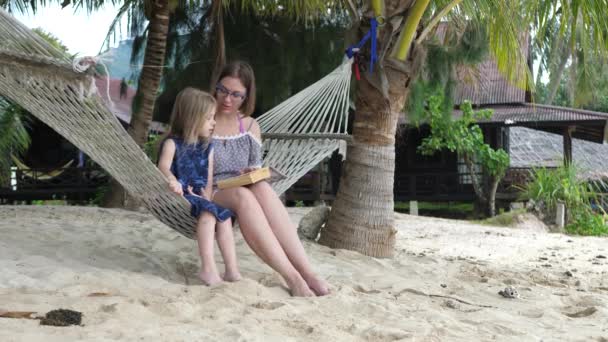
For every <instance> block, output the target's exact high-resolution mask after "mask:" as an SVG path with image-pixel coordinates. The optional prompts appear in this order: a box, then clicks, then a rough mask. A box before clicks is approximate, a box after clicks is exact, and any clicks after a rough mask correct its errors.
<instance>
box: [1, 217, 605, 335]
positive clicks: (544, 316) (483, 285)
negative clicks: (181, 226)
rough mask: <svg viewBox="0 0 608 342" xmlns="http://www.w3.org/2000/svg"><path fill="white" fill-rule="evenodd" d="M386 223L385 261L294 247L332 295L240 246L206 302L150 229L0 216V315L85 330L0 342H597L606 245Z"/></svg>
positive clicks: (7, 331)
mask: <svg viewBox="0 0 608 342" xmlns="http://www.w3.org/2000/svg"><path fill="white" fill-rule="evenodd" d="M289 210H290V214H291V215H292V218H293V219H294V221H295V222H298V221H299V219H300V218H301V217H302V215H304V214H305V213H306V212H307V210H310V209H307V208H290V209H289ZM395 215H396V218H397V228H398V234H397V250H396V254H395V257H394V258H393V259H375V258H370V257H366V256H363V255H361V254H358V253H355V252H351V251H345V250H332V249H329V248H327V247H324V246H320V245H318V244H316V243H313V242H305V248H306V250H307V252H308V253H309V256H310V258H311V261H312V263H313V265H314V266H315V268H316V269H317V270H318V272H319V273H320V275H321V276H323V277H325V278H326V279H328V281H329V282H330V283H331V285H332V291H333V292H332V294H331V295H329V296H326V297H317V298H292V297H290V296H289V294H288V292H287V291H286V290H285V288H284V286H283V283H282V282H281V280H280V278H279V277H278V276H277V275H276V274H275V273H274V272H273V271H272V270H271V269H270V268H269V267H268V266H266V265H264V264H263V263H262V262H261V261H260V260H259V259H258V258H257V257H256V256H255V255H253V253H252V252H251V251H250V249H249V248H248V246H247V245H246V243H245V242H244V241H243V239H242V237H241V235H240V233H237V234H236V237H237V253H238V258H239V265H240V268H241V272H242V274H243V276H244V279H243V280H242V281H240V282H238V283H224V284H221V285H219V286H216V287H212V288H209V287H205V286H202V285H201V284H200V281H199V280H198V278H197V277H196V272H197V270H198V258H197V254H196V246H195V242H194V241H192V240H188V239H186V238H183V237H182V236H181V235H178V234H177V233H175V232H174V231H172V230H170V229H169V228H167V227H166V226H164V225H163V224H161V223H160V222H159V221H157V220H156V219H155V218H154V217H152V216H150V215H147V214H142V213H134V212H128V211H123V210H114V209H112V210H110V209H100V208H93V207H67V206H56V207H50V206H1V207H0V269H1V270H2V271H1V272H0V312H3V311H33V312H36V313H39V314H40V315H44V313H46V312H48V311H50V310H53V309H59V308H63V309H71V310H76V311H80V312H82V313H83V320H82V326H69V327H53V326H44V325H40V322H39V321H38V320H31V319H14V318H0V341H4V342H9V341H115V340H124V341H136V340H137V341H608V259H607V257H608V239H606V238H594V237H572V236H566V235H562V234H554V233H548V232H546V231H544V230H543V229H539V228H535V227H534V225H533V224H529V225H526V224H523V225H520V227H518V228H504V227H488V226H481V225H477V224H471V223H468V222H464V221H453V220H443V219H435V218H425V217H413V216H409V215H402V214H395ZM218 260H219V261H221V258H219V253H218ZM219 266H221V265H219ZM507 286H511V287H513V288H515V289H516V290H517V292H518V294H519V298H514V299H510V298H504V297H503V296H501V295H499V294H498V292H499V291H501V290H503V289H504V288H505V287H507Z"/></svg>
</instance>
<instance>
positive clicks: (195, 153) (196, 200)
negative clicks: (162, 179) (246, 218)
mask: <svg viewBox="0 0 608 342" xmlns="http://www.w3.org/2000/svg"><path fill="white" fill-rule="evenodd" d="M167 139H172V140H173V141H174V142H175V155H174V156H173V162H172V163H171V172H172V173H173V175H174V176H175V177H176V178H177V180H178V181H179V182H180V183H181V184H182V190H183V191H184V197H185V198H186V199H187V200H188V202H190V204H191V205H192V207H191V209H190V214H191V215H192V216H193V217H196V218H198V217H199V215H200V214H202V213H203V211H208V212H210V213H211V214H213V216H215V218H216V219H217V220H218V221H225V220H227V219H229V218H230V217H231V216H232V215H233V213H232V211H230V210H229V209H226V208H224V207H221V206H219V205H217V204H215V203H213V202H211V201H208V200H206V199H204V198H202V197H197V196H194V195H190V193H189V192H188V186H191V187H192V188H193V190H192V192H194V193H195V194H201V191H202V190H203V189H204V188H205V187H206V186H207V181H208V179H207V176H208V175H209V154H210V153H211V151H212V150H213V142H210V143H209V144H205V143H202V142H199V143H196V144H186V143H185V142H184V140H183V139H181V138H177V137H169V138H167ZM167 139H165V141H163V143H162V145H161V150H162V148H163V145H164V143H165V142H166V141H167Z"/></svg>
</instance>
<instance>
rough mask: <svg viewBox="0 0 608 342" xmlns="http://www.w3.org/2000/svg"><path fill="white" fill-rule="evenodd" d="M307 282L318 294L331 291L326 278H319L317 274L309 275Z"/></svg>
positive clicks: (325, 293) (321, 294)
mask: <svg viewBox="0 0 608 342" xmlns="http://www.w3.org/2000/svg"><path fill="white" fill-rule="evenodd" d="M306 283H307V284H308V287H309V288H310V289H311V290H312V292H314V293H315V294H316V295H317V296H325V295H328V294H330V292H331V291H330V290H329V284H328V283H327V282H326V281H325V280H323V279H321V278H318V277H317V276H316V275H313V276H310V277H308V278H307V279H306Z"/></svg>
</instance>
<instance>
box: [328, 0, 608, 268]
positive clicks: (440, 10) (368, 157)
mask: <svg viewBox="0 0 608 342" xmlns="http://www.w3.org/2000/svg"><path fill="white" fill-rule="evenodd" d="M349 3H352V2H349ZM558 4H560V5H562V7H563V10H562V11H563V12H562V13H564V16H563V17H564V18H568V17H570V16H569V15H566V14H567V13H566V12H568V11H572V12H573V13H575V12H576V11H578V13H580V17H581V18H582V19H581V21H580V22H578V23H577V25H580V26H581V27H582V30H583V31H586V32H593V35H594V38H595V39H594V41H595V42H597V43H596V46H594V48H596V49H601V50H603V51H606V50H607V46H606V41H607V40H606V34H607V33H608V30H607V29H606V27H607V25H606V22H605V18H606V17H607V14H608V6H606V1H598V2H577V8H576V9H574V8H572V7H571V6H569V5H570V3H569V2H568V1H558V0H555V1H540V2H539V1H536V0H534V1H532V0H530V1H493V0H476V1H460V0H434V1H430V0H385V1H381V0H373V1H365V2H364V4H363V6H362V7H357V8H355V9H354V11H353V12H355V13H361V14H362V15H361V18H360V20H359V22H360V23H361V26H362V27H363V26H367V25H366V24H367V23H368V22H369V20H370V19H371V18H373V17H377V16H382V18H384V21H385V22H386V24H385V25H384V26H383V27H382V28H381V29H380V30H379V33H378V46H379V48H378V56H379V58H378V66H377V67H376V68H375V70H374V73H373V74H368V73H365V77H363V78H362V79H361V81H360V82H358V84H357V91H356V112H355V118H354V125H353V141H352V143H350V144H349V147H348V155H347V159H346V162H345V166H344V168H343V174H342V176H341V181H340V189H339V190H338V194H337V197H336V200H335V201H334V203H333V207H332V211H331V214H330V217H329V220H328V222H327V224H326V228H325V229H324V230H323V231H322V233H321V238H320V242H321V243H322V244H325V245H328V246H330V247H334V248H346V249H352V250H356V251H359V252H361V253H364V254H367V255H372V256H376V257H389V256H391V255H392V254H393V249H394V244H395V234H396V233H397V231H396V229H395V226H394V218H393V206H394V200H393V182H394V170H395V168H394V158H395V150H394V145H395V139H394V137H395V131H396V128H397V119H398V116H399V115H400V113H401V111H402V109H403V108H404V104H405V102H406V100H407V97H408V94H409V91H410V87H411V84H412V81H413V79H414V78H415V76H416V71H417V70H418V69H419V65H420V61H421V60H422V57H423V56H424V45H423V43H424V41H425V40H426V39H428V37H429V36H430V33H431V32H432V31H431V30H432V29H433V28H434V27H435V25H436V23H437V22H438V21H439V20H440V19H441V18H443V17H446V16H447V17H448V19H449V20H452V21H453V20H464V19H465V18H466V19H470V20H475V19H480V20H483V21H485V22H486V23H487V31H488V34H489V37H490V51H491V52H492V53H493V54H494V56H495V57H496V60H497V64H498V67H499V69H500V70H501V71H502V72H504V73H505V75H507V76H508V78H509V79H511V80H513V81H514V82H515V83H516V84H519V85H520V86H525V85H526V81H527V80H528V78H529V76H528V75H529V73H528V72H527V71H526V70H527V69H526V63H525V62H526V59H525V56H522V55H521V53H520V48H519V39H518V37H519V35H520V34H521V33H522V32H521V29H522V28H528V27H529V28H530V29H535V30H538V31H542V30H544V28H545V27H546V23H547V22H548V19H549V18H551V17H552V16H553V12H552V11H551V10H550V9H552V8H554V7H552V6H557V5H558ZM566 4H567V5H568V6H566ZM563 20H566V19H563ZM591 28H593V30H592V29H591ZM560 34H563V32H560ZM369 56H370V51H369V49H367V50H366V51H364V57H365V58H364V59H369Z"/></svg>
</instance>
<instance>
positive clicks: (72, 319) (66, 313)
mask: <svg viewBox="0 0 608 342" xmlns="http://www.w3.org/2000/svg"><path fill="white" fill-rule="evenodd" d="M81 322H82V313H81V312H78V311H74V310H68V309H58V310H52V311H49V312H47V313H46V315H45V316H44V318H42V319H41V320H40V325H53V326H56V327H67V326H68V325H80V323H81Z"/></svg>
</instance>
